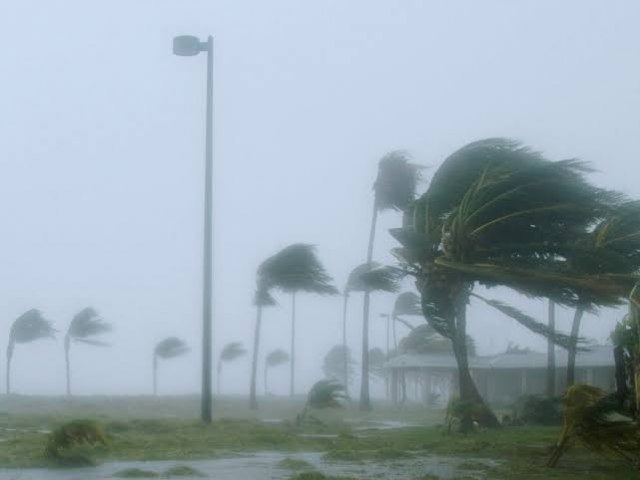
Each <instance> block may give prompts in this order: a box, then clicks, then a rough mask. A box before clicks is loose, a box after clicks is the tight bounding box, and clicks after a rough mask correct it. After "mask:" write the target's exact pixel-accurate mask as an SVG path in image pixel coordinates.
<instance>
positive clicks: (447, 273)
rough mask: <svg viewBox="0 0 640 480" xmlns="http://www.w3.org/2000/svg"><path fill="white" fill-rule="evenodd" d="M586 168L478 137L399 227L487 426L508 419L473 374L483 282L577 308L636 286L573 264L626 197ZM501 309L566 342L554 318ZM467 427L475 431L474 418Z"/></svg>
mask: <svg viewBox="0 0 640 480" xmlns="http://www.w3.org/2000/svg"><path fill="white" fill-rule="evenodd" d="M587 171H589V170H588V168H586V166H585V165H584V164H583V163H581V162H578V161H576V160H565V161H560V162H550V161H548V160H546V159H544V158H543V157H542V156H541V155H540V154H538V153H536V152H533V151H532V150H530V149H528V148H526V147H523V146H521V145H520V144H518V143H517V142H513V141H510V140H505V139H488V140H483V141H479V142H474V143H472V144H470V145H467V146H466V147H463V148H462V149H460V150H459V151H457V152H455V153H454V154H453V155H451V156H450V157H449V158H447V159H446V160H445V162H444V163H443V164H442V165H441V166H440V168H439V169H438V171H437V172H436V173H435V174H434V176H433V178H432V180H431V184H430V186H429V188H428V190H427V192H426V193H425V194H424V195H423V196H422V197H421V198H420V199H419V200H417V201H416V202H415V204H414V206H413V208H412V211H411V212H410V213H408V214H407V215H405V222H404V225H403V228H402V229H397V230H395V231H394V232H393V233H394V236H395V237H396V239H397V240H399V242H400V243H401V244H402V246H403V248H401V249H398V250H396V254H397V255H398V256H399V258H401V259H402V260H403V261H404V263H405V265H406V268H407V270H408V271H409V272H411V273H412V274H413V275H414V276H415V277H416V280H417V282H416V283H417V286H418V290H419V291H420V292H421V296H422V310H423V313H424V315H425V317H426V319H427V321H428V322H429V324H430V325H432V327H433V328H435V329H436V331H437V332H438V333H440V334H441V335H443V336H445V337H447V338H449V339H450V340H451V342H452V345H453V349H454V353H455V356H456V360H457V363H458V373H459V384H460V395H461V397H462V400H463V401H465V402H467V403H470V404H475V405H480V406H482V407H483V409H484V410H485V412H486V414H485V415H484V416H483V418H482V423H483V424H485V425H487V426H498V425H499V423H498V421H497V418H496V417H495V415H493V413H492V412H491V411H490V410H489V409H488V408H487V407H486V405H485V404H484V402H483V400H482V397H481V396H480V394H479V392H478V390H477V388H476V386H475V384H474V382H473V379H472V378H471V375H470V373H469V365H468V360H467V356H468V352H467V351H466V346H465V341H464V339H465V338H466V333H465V332H466V311H467V304H468V303H469V298H470V296H471V293H472V290H473V287H474V286H475V285H476V284H477V283H480V284H483V285H485V286H496V285H502V286H507V287H510V288H512V289H516V290H518V291H520V292H523V293H525V294H527V295H529V296H532V297H544V298H549V299H551V300H553V301H555V302H557V303H560V304H564V305H570V306H574V307H575V306H577V305H578V299H579V296H583V298H584V296H586V295H590V296H591V295H601V294H609V295H621V294H625V293H624V292H628V291H629V290H630V288H631V287H630V285H633V283H634V282H635V277H634V276H633V275H619V274H617V273H615V272H606V273H603V274H600V275H595V276H594V275H586V274H583V273H581V272H579V271H577V270H576V269H574V268H572V265H571V264H570V263H569V262H567V261H566V260H565V259H566V258H568V256H567V254H568V252H569V251H570V250H571V248H572V247H573V246H574V245H575V239H576V238H577V237H579V236H582V235H584V234H586V232H588V229H589V228H590V226H591V225H593V224H594V223H595V222H596V221H597V219H598V218H601V217H602V215H603V214H604V213H606V212H607V211H610V210H611V205H612V204H613V203H615V202H617V201H618V199H619V196H618V195H615V194H612V193H611V192H607V191H604V190H601V189H598V188H595V187H593V186H592V185H590V184H589V183H587V182H586V180H585V179H584V174H585V173H586V172H587ZM498 303H500V302H493V303H491V304H492V305H493V306H496V305H497V304H498ZM501 306H502V307H503V308H502V309H501V311H503V312H504V313H506V314H507V315H510V316H511V317H512V318H514V319H516V320H517V321H519V322H521V323H523V324H524V325H525V326H527V327H528V328H532V327H534V329H535V330H536V331H537V332H538V333H542V334H545V335H552V336H554V338H555V340H559V339H560V336H558V335H555V334H554V332H549V329H548V327H547V326H546V325H545V324H543V323H541V322H537V321H535V320H533V319H531V317H529V316H526V315H521V313H522V312H517V311H516V310H515V309H510V308H504V307H506V306H505V305H504V304H502V305H501ZM461 428H462V429H468V428H471V418H470V417H467V418H465V419H464V421H462V422H461Z"/></svg>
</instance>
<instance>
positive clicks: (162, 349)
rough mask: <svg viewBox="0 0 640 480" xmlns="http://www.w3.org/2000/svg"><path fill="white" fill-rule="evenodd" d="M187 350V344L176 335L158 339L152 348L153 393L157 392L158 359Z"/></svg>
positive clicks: (175, 355)
mask: <svg viewBox="0 0 640 480" xmlns="http://www.w3.org/2000/svg"><path fill="white" fill-rule="evenodd" d="M188 351H189V347H188V346H187V344H186V343H185V342H184V341H183V340H180V339H179V338H177V337H167V338H165V339H164V340H161V341H159V342H158V343H157V344H156V346H155V348H154V349H153V394H154V395H157V394H158V360H169V359H171V358H176V357H179V356H181V355H184V354H185V353H187V352H188Z"/></svg>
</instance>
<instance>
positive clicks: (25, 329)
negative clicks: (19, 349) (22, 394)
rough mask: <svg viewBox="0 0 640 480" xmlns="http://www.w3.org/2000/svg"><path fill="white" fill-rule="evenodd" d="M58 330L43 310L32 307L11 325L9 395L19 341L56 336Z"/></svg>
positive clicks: (25, 341) (27, 341)
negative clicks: (16, 347)
mask: <svg viewBox="0 0 640 480" xmlns="http://www.w3.org/2000/svg"><path fill="white" fill-rule="evenodd" d="M55 334H56V330H55V329H54V328H53V325H52V324H51V322H50V321H49V320H47V319H45V318H44V317H43V315H42V312H41V311H40V310H37V309H35V308H34V309H31V310H28V311H26V312H25V313H23V314H22V315H20V316H19V317H18V318H17V319H16V320H15V321H14V322H13V325H11V331H10V332H9V344H8V345H7V379H6V381H7V395H8V394H10V393H11V360H12V359H13V351H14V349H15V346H16V344H17V343H31V342H33V341H35V340H39V339H41V338H55Z"/></svg>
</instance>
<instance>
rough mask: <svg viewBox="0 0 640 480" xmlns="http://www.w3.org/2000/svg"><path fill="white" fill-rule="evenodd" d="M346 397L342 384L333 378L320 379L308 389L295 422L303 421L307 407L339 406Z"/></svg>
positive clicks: (300, 422)
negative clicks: (302, 407) (304, 401)
mask: <svg viewBox="0 0 640 480" xmlns="http://www.w3.org/2000/svg"><path fill="white" fill-rule="evenodd" d="M348 399H349V397H348V395H347V394H346V392H345V389H344V386H343V385H341V384H339V383H338V382H336V381H335V380H320V381H319V382H316V383H315V384H314V385H313V386H312V387H311V390H309V394H308V396H307V402H306V403H305V405H304V409H303V410H302V413H300V414H298V415H297V417H296V424H297V425H300V424H302V423H303V422H304V421H305V419H306V418H307V415H308V412H309V409H312V408H313V409H325V408H341V407H342V406H343V403H344V402H345V401H346V400H348Z"/></svg>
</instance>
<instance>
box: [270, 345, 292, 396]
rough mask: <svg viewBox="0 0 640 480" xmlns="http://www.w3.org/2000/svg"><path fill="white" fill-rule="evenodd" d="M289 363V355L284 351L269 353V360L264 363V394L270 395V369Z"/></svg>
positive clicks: (278, 350)
mask: <svg viewBox="0 0 640 480" xmlns="http://www.w3.org/2000/svg"><path fill="white" fill-rule="evenodd" d="M288 361H289V354H288V353H287V352H285V351H284V350H281V349H277V350H273V351H271V352H269V354H268V355H267V358H266V359H265V362H264V393H265V394H267V393H269V388H268V385H267V374H268V373H269V368H274V367H277V366H278V365H283V364H285V363H287V362H288Z"/></svg>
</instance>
